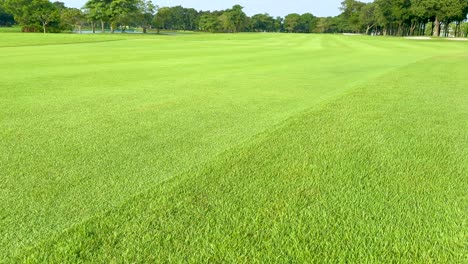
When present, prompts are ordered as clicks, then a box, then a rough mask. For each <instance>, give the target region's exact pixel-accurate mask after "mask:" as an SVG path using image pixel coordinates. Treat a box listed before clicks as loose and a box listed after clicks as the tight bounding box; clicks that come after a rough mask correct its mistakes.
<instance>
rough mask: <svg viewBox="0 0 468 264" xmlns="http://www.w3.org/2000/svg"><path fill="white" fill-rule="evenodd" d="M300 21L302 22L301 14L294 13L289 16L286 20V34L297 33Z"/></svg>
mask: <svg viewBox="0 0 468 264" xmlns="http://www.w3.org/2000/svg"><path fill="white" fill-rule="evenodd" d="M300 20H301V16H300V15H299V14H296V13H292V14H289V15H287V16H286V17H285V18H284V29H285V30H286V32H289V33H294V32H297V29H298V27H299V23H300Z"/></svg>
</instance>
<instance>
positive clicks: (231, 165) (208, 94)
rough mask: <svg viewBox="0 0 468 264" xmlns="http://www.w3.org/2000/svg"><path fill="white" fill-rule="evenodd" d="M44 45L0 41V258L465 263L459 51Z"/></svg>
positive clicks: (10, 37) (334, 45) (227, 40)
mask: <svg viewBox="0 0 468 264" xmlns="http://www.w3.org/2000/svg"><path fill="white" fill-rule="evenodd" d="M49 36H50V37H51V38H50V39H49V38H45V37H44V36H43V35H39V34H4V35H0V39H1V42H0V45H1V46H3V47H2V48H0V50H1V51H2V52H0V66H1V68H2V74H1V75H0V83H1V84H2V85H1V86H0V105H2V107H1V108H0V178H1V179H2V181H1V182H0V190H1V192H0V219H1V220H0V233H1V234H2V236H0V261H3V262H83V261H84V262H154V261H159V262H168V261H171V262H236V263H237V262H248V263H250V262H311V261H312V262H333V263H336V262H359V263H361V262H371V263H374V262H419V263H431V262H433V263H447V262H453V263H457V262H458V263H462V262H466V260H467V257H468V250H467V247H468V245H467V242H466V241H467V239H466V238H467V235H468V232H467V226H466V219H467V217H468V214H467V213H466V212H467V211H468V210H467V209H468V200H467V198H468V197H467V194H466V189H467V187H468V181H467V172H468V170H467V169H468V160H467V159H468V158H467V157H468V153H467V152H468V151H467V150H468V143H467V142H468V135H467V133H466V131H468V119H467V114H468V91H467V90H468V89H467V88H466V87H468V86H467V83H468V75H466V72H467V70H468V64H467V63H466V61H467V59H468V52H467V47H468V46H467V45H468V44H467V43H459V42H450V43H449V42H431V41H423V42H420V41H411V40H403V39H396V38H368V37H345V36H332V35H288V34H236V35H230V34H223V35H208V34H207V35H205V34H193V35H190V34H189V35H181V36H155V35H150V36H134V35H115V36H112V35H102V36H99V35H95V36H77V35H47V37H49ZM109 40H116V41H109ZM73 42H82V43H76V44H68V45H61V44H67V43H73ZM93 42H94V43H93ZM5 43H6V44H5ZM9 46H16V47H9Z"/></svg>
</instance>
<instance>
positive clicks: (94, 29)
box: [91, 21, 96, 34]
mask: <svg viewBox="0 0 468 264" xmlns="http://www.w3.org/2000/svg"><path fill="white" fill-rule="evenodd" d="M91 28H92V29H93V34H94V33H96V23H94V21H93V22H91Z"/></svg>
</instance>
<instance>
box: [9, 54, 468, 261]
mask: <svg viewBox="0 0 468 264" xmlns="http://www.w3.org/2000/svg"><path fill="white" fill-rule="evenodd" d="M466 59H467V55H466V54H465V55H463V56H450V57H445V58H442V57H437V58H432V59H430V60H426V61H421V62H418V63H415V64H412V65H409V66H407V67H403V68H400V69H398V70H396V71H392V72H391V73H388V74H387V75H386V77H385V78H381V79H378V80H375V81H371V82H369V83H367V84H365V85H363V86H362V87H361V88H359V89H358V90H356V91H354V92H351V93H350V94H348V95H347V96H344V97H342V98H339V99H337V100H335V101H333V102H330V103H328V104H326V105H324V106H323V107H320V108H319V109H314V110H311V111H310V112H308V113H306V114H303V115H300V116H297V117H296V118H294V119H293V120H292V121H291V122H289V123H288V124H285V125H284V126H283V127H282V128H279V129H278V130H276V131H273V132H271V133H269V134H268V136H267V138H264V139H262V140H258V141H256V142H253V143H251V144H248V145H247V146H245V147H239V148H236V149H235V150H232V152H231V153H227V154H225V155H222V156H220V157H218V158H217V159H216V160H214V161H213V162H211V164H209V165H207V166H205V167H203V168H199V169H197V170H193V171H192V172H190V173H187V174H185V175H184V176H182V177H178V178H174V179H172V180H171V181H169V182H166V183H164V184H161V185H160V186H159V187H156V188H154V189H153V190H151V191H150V192H147V193H145V194H141V195H139V196H137V197H134V198H133V199H132V200H131V201H129V202H127V203H125V204H124V205H123V206H122V207H119V208H116V209H114V210H112V211H109V212H107V213H106V214H104V215H101V216H99V217H96V218H93V219H91V220H89V221H87V222H84V223H82V224H80V225H78V226H76V227H74V228H72V229H71V230H69V231H66V232H64V233H62V234H60V235H57V236H56V237H54V238H52V239H50V240H49V241H47V242H44V243H42V244H40V245H37V246H36V247H35V248H32V249H30V250H28V251H26V252H24V254H20V255H19V256H17V258H15V259H14V260H15V261H26V262H28V261H31V262H36V261H38V262H41V261H54V262H75V261H85V262H86V261H98V262H100V261H102V262H109V261H110V262H112V261H131V262H153V261H161V262H166V261H171V262H179V261H181V262H236V263H237V262H248V263H251V262H290V261H293V262H296V261H297V262H319V263H323V262H332V263H336V262H398V263H402V262H403V263H409V262H411V263H414V262H417V263H462V262H464V261H465V260H466V257H467V253H468V252H467V250H466V246H467V244H466V236H467V231H466V230H467V226H466V221H465V220H464V219H466V218H467V217H468V215H467V213H466V212H467V210H466V208H467V207H468V199H467V195H466V191H465V190H466V189H467V187H468V186H467V181H466V176H467V172H468V167H467V164H468V160H467V157H468V153H467V149H468V146H467V144H468V143H467V142H468V136H467V134H466V131H467V128H468V122H467V120H466V113H467V111H468V109H467V105H468V104H467V102H468V93H467V90H466V85H464V83H466V82H467V81H468V78H467V77H466V75H464V74H463V72H464V69H463V67H461V65H463V64H464V62H465V61H466ZM447 74H453V76H454V77H453V78H451V79H450V81H449V83H447V81H446V80H445V79H444V78H443V77H444V76H446V75H447ZM427 75H430V76H432V77H433V78H432V79H428V78H425V77H426V76H427ZM434 80H436V81H434ZM437 80H438V81H437ZM389 83H391V85H389Z"/></svg>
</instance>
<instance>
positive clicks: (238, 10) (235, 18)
mask: <svg viewBox="0 0 468 264" xmlns="http://www.w3.org/2000/svg"><path fill="white" fill-rule="evenodd" d="M243 9H244V7H242V6H240V5H235V6H233V7H232V9H231V10H229V11H228V12H227V13H228V17H229V20H230V21H231V23H232V25H233V28H234V32H240V31H242V29H243V28H244V26H245V20H246V18H247V15H246V14H245V13H244V11H242V10H243Z"/></svg>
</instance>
